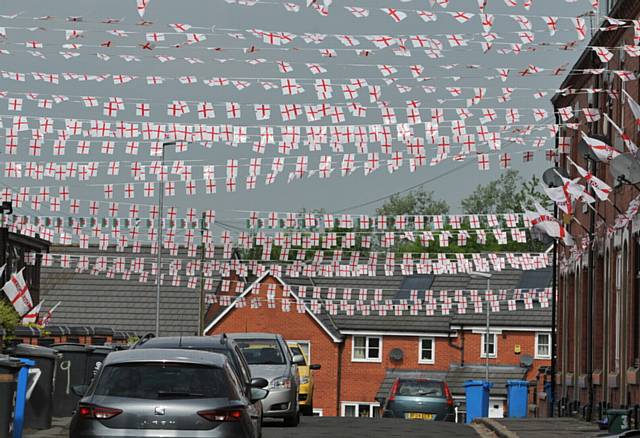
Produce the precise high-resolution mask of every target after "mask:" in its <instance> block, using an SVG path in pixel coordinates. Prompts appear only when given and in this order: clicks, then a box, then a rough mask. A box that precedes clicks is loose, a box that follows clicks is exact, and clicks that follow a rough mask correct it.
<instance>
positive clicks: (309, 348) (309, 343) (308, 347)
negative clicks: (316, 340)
mask: <svg viewBox="0 0 640 438" xmlns="http://www.w3.org/2000/svg"><path fill="white" fill-rule="evenodd" d="M289 344H306V345H307V351H308V353H307V361H308V362H309V363H311V341H291V340H287V345H289Z"/></svg>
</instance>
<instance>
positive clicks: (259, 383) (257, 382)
mask: <svg viewBox="0 0 640 438" xmlns="http://www.w3.org/2000/svg"><path fill="white" fill-rule="evenodd" d="M267 386H269V381H268V380H267V379H263V378H262V377H255V378H253V379H251V387H252V388H266V387H267Z"/></svg>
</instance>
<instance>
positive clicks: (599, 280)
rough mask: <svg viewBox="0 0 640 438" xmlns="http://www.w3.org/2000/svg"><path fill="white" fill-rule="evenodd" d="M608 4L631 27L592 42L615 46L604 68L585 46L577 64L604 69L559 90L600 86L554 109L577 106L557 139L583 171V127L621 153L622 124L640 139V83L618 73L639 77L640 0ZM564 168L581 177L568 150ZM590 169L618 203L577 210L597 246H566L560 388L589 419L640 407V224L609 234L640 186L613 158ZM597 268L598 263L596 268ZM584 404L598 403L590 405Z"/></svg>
mask: <svg viewBox="0 0 640 438" xmlns="http://www.w3.org/2000/svg"><path fill="white" fill-rule="evenodd" d="M602 8H603V9H604V10H603V11H602V14H601V16H610V17H614V18H615V17H618V18H619V19H621V20H626V21H627V23H629V24H630V25H629V26H622V27H616V26H609V23H605V24H601V25H600V27H601V28H602V29H600V30H598V31H597V32H596V33H595V34H594V35H593V37H592V38H591V41H590V42H589V43H588V46H589V47H594V46H595V47H608V48H610V49H609V50H611V53H612V54H613V58H612V59H611V60H610V61H609V62H608V63H606V64H603V63H602V62H601V61H600V60H599V57H598V56H596V54H595V53H594V51H593V49H591V48H588V49H586V50H585V52H583V53H582V55H581V56H580V58H579V59H578V61H577V62H576V64H575V65H574V67H573V69H574V70H575V69H603V71H602V73H599V74H598V72H596V74H572V75H571V76H568V77H567V78H566V79H565V81H564V83H563V84H562V86H561V87H560V88H561V89H565V88H573V89H593V90H594V92H589V93H565V94H557V95H556V96H555V97H554V98H553V105H554V107H555V108H556V111H557V110H558V109H559V108H567V107H570V108H571V109H572V110H573V113H574V117H575V118H573V119H571V122H572V123H576V124H577V125H578V126H575V127H574V128H575V129H569V128H568V127H567V128H561V130H560V134H559V136H560V137H561V138H563V137H564V138H568V139H569V141H568V145H569V146H570V155H569V157H570V158H571V160H573V161H574V162H575V163H577V164H578V165H580V166H581V167H583V168H585V169H588V168H589V165H590V164H589V163H587V160H586V159H585V156H584V155H583V154H582V153H580V152H579V149H578V144H579V142H580V132H581V131H583V132H585V133H587V134H588V135H590V136H594V135H599V136H602V138H603V139H606V140H607V141H608V144H610V145H612V146H613V147H615V148H616V149H617V150H618V151H620V152H622V153H627V152H629V149H628V147H627V146H625V141H624V139H623V136H622V135H620V132H619V131H618V129H620V130H622V132H624V134H625V135H626V136H628V139H630V140H631V141H632V142H634V143H635V144H638V143H639V142H640V136H639V135H638V129H637V125H636V120H635V119H634V117H633V113H632V112H631V110H630V107H629V106H628V103H627V98H626V96H625V95H624V93H623V90H624V91H626V93H628V94H629V95H630V96H631V97H632V98H633V99H634V100H635V101H636V102H637V101H640V88H639V87H638V81H637V80H629V81H626V82H623V81H622V79H621V77H620V76H619V75H618V74H616V73H615V71H616V70H617V71H630V72H635V74H636V75H637V72H638V71H639V69H640V64H639V62H638V58H637V57H633V56H629V54H628V53H627V52H625V50H623V48H622V47H623V46H624V45H637V40H636V41H634V37H635V35H634V26H633V25H631V21H630V20H632V19H635V20H637V19H639V18H640V2H638V1H637V0H609V1H607V2H602ZM596 24H598V23H596ZM588 108H594V109H598V110H599V111H600V112H601V113H602V114H603V116H602V117H601V118H600V120H598V121H595V122H590V121H588V120H587V118H586V115H585V113H584V111H582V110H583V109H588ZM605 114H606V116H607V117H608V118H609V119H610V120H608V119H607V117H605V116H604V115H605ZM611 121H613V122H614V124H615V126H614V124H612V123H611ZM592 163H594V162H592ZM558 165H559V166H560V167H562V168H564V169H565V170H566V171H567V172H568V173H569V174H570V176H571V177H572V178H575V177H577V176H579V175H578V174H577V172H576V170H575V168H574V167H573V166H572V165H571V164H570V162H569V161H568V160H567V155H560V160H559V163H558ZM591 165H592V166H593V167H591V170H592V173H593V174H594V175H596V176H597V177H598V178H600V179H602V180H604V181H605V182H606V183H607V184H609V185H610V186H612V187H614V189H613V192H612V193H611V195H610V196H609V199H610V201H611V202H610V203H609V202H597V203H596V206H595V208H596V210H597V214H596V213H594V214H593V216H592V214H591V212H590V211H589V210H588V209H587V208H581V207H579V208H577V210H578V211H576V213H575V217H576V218H577V219H578V220H579V221H580V222H581V223H582V224H583V225H584V226H585V228H587V229H589V227H590V225H591V221H592V220H593V224H594V228H595V234H594V239H593V245H592V248H593V249H592V251H593V252H592V253H590V251H589V249H588V247H587V248H583V249H582V250H578V251H575V252H573V253H572V252H571V251H570V250H569V249H562V248H561V250H560V254H561V257H560V261H561V265H560V277H559V284H558V287H559V289H558V300H559V303H558V320H557V321H558V365H557V373H556V382H557V390H556V393H557V396H558V397H560V398H561V400H560V402H561V403H560V409H561V410H562V411H564V412H569V411H574V412H581V413H583V414H585V415H587V416H590V412H593V413H594V414H595V415H596V416H599V415H600V414H601V413H602V411H603V409H605V408H606V407H609V406H613V407H623V406H632V405H634V404H638V403H640V284H639V282H638V278H640V277H639V273H640V238H639V236H638V233H639V232H640V220H639V218H638V217H633V219H632V220H630V221H624V222H623V225H622V226H620V227H616V228H617V229H615V230H611V231H609V230H608V227H611V226H613V225H614V223H615V221H616V218H617V217H619V212H625V211H626V210H627V208H628V207H629V205H630V203H631V201H632V200H634V199H635V198H637V196H638V190H637V189H636V188H634V187H633V186H631V185H627V184H618V181H617V180H616V178H614V177H613V175H612V173H611V165H610V164H608V163H601V162H598V163H596V164H591ZM570 232H571V234H572V235H573V236H574V238H575V240H576V242H582V241H583V239H585V238H588V232H587V230H585V229H583V228H582V227H580V226H579V225H578V224H577V223H576V222H575V221H574V222H572V224H571V225H570ZM590 257H591V260H590ZM590 266H593V269H589V267H590ZM590 282H591V284H592V285H593V287H592V288H590V287H589V284H590ZM590 289H591V291H590ZM585 407H591V409H587V410H584V408H585Z"/></svg>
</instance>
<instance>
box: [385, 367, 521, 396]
mask: <svg viewBox="0 0 640 438" xmlns="http://www.w3.org/2000/svg"><path fill="white" fill-rule="evenodd" d="M526 374H527V369H526V368H520V367H517V366H501V365H491V366H490V367H489V381H490V382H491V383H492V384H493V386H492V387H491V389H490V390H489V394H490V395H491V396H497V397H505V396H506V395H507V381H508V380H522V379H524V377H525V375H526ZM485 376H486V368H485V366H484V365H465V366H463V367H461V366H459V365H456V364H451V365H449V369H448V370H446V371H424V370H397V369H387V373H386V375H385V377H384V380H383V381H382V383H381V384H380V388H378V392H377V394H376V398H375V399H376V400H383V399H384V400H386V399H387V398H389V392H390V391H391V386H392V385H393V382H394V381H395V380H396V379H397V378H406V379H434V380H443V381H445V382H446V383H447V385H449V389H450V390H451V394H453V396H454V397H460V396H464V395H465V388H464V383H465V382H466V381H468V380H484V379H485Z"/></svg>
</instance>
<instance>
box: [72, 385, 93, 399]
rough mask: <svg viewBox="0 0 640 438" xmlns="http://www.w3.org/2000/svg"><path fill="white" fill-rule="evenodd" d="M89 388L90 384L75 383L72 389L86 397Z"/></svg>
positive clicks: (76, 393) (78, 394)
mask: <svg viewBox="0 0 640 438" xmlns="http://www.w3.org/2000/svg"><path fill="white" fill-rule="evenodd" d="M88 389H89V385H73V386H72V387H71V391H72V392H73V393H74V394H75V395H77V396H78V397H84V396H85V394H86V393H87V390H88Z"/></svg>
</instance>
